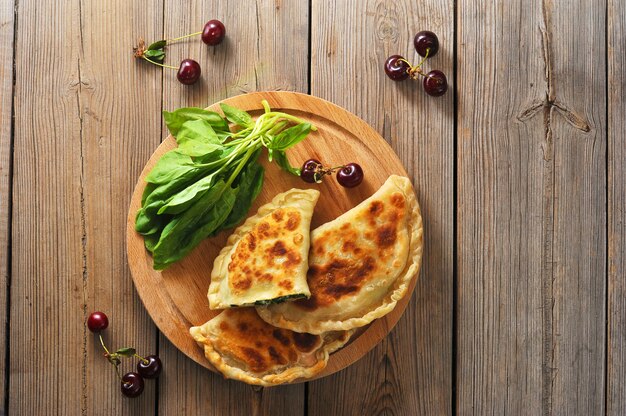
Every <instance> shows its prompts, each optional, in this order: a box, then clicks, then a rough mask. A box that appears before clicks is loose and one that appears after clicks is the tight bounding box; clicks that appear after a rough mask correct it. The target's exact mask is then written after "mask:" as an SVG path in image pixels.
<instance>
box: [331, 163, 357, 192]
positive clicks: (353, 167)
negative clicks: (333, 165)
mask: <svg viewBox="0 0 626 416" xmlns="http://www.w3.org/2000/svg"><path fill="white" fill-rule="evenodd" d="M337 182H339V185H341V186H343V187H344V188H354V187H355V186H358V185H359V184H360V183H361V182H363V169H361V166H359V165H358V164H356V163H348V164H347V165H345V166H344V167H342V168H341V169H339V170H338V171H337Z"/></svg>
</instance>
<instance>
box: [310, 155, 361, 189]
mask: <svg viewBox="0 0 626 416" xmlns="http://www.w3.org/2000/svg"><path fill="white" fill-rule="evenodd" d="M335 171H336V172H337V182H339V185H341V186H343V187H344V188H354V187H355V186H358V185H360V184H361V182H363V169H362V168H361V166H360V165H359V164H358V163H348V164H345V165H341V166H335V167H332V168H329V167H325V166H324V165H322V162H320V161H319V160H317V159H309V160H307V161H306V162H304V163H303V164H302V168H301V169H300V178H301V179H302V180H303V181H304V182H307V183H321V182H322V179H323V178H324V176H327V175H332V174H333V172H335Z"/></svg>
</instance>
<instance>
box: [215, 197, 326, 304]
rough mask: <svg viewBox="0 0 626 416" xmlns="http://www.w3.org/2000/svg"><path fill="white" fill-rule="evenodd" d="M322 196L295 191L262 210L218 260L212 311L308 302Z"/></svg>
mask: <svg viewBox="0 0 626 416" xmlns="http://www.w3.org/2000/svg"><path fill="white" fill-rule="evenodd" d="M318 198H319V192H318V191H316V190H313V189H308V190H303V189H291V190H289V191H287V192H283V193H280V194H278V195H276V197H274V199H273V200H272V202H270V203H269V204H266V205H263V206H262V207H260V208H259V210H258V212H257V214H256V215H254V216H252V217H250V218H248V219H247V220H246V222H245V223H244V224H243V225H241V226H240V227H238V228H237V229H236V230H235V232H234V233H233V234H232V235H231V236H230V237H229V238H228V243H227V245H226V247H224V248H223V249H222V251H221V252H220V254H219V255H218V256H217V257H216V258H215V261H214V263H213V271H212V272H211V284H210V285H209V293H208V298H209V306H210V308H211V309H225V308H231V307H237V306H250V305H267V304H272V303H279V302H283V301H285V300H291V299H298V298H308V297H309V296H310V292H309V287H308V285H307V283H306V271H307V268H308V253H309V243H310V227H311V216H312V215H313V208H314V207H315V204H316V203H317V200H318Z"/></svg>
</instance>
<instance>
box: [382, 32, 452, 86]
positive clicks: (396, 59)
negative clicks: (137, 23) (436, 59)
mask: <svg viewBox="0 0 626 416" xmlns="http://www.w3.org/2000/svg"><path fill="white" fill-rule="evenodd" d="M413 45H414V46H415V50H416V51H417V53H418V54H419V55H420V56H422V57H423V58H424V59H422V61H421V62H420V63H419V64H417V65H411V63H409V61H407V60H406V59H405V58H404V57H402V56H400V55H391V56H390V57H389V58H387V60H386V61H385V73H386V74H387V76H388V77H389V78H390V79H392V80H394V81H404V80H405V79H407V78H411V79H413V80H417V79H418V78H419V77H420V76H421V77H423V78H424V82H423V85H424V91H426V94H428V95H430V96H433V97H439V96H441V95H443V94H445V93H446V91H447V90H448V80H447V79H446V75H445V74H444V73H443V72H441V71H439V70H438V69H435V70H432V71H430V72H428V73H427V74H424V71H423V70H422V64H423V63H424V62H425V61H426V59H428V58H431V57H433V56H435V55H436V54H437V52H439V39H438V38H437V35H435V34H434V33H433V32H431V31H429V30H422V31H420V32H417V34H416V35H415V38H414V39H413Z"/></svg>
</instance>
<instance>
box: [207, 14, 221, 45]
mask: <svg viewBox="0 0 626 416" xmlns="http://www.w3.org/2000/svg"><path fill="white" fill-rule="evenodd" d="M225 36H226V28H225V27H224V23H222V22H220V21H219V20H216V19H213V20H209V21H208V22H206V24H205V25H204V29H203V30H202V42H204V43H206V44H207V45H211V46H215V45H218V44H220V43H222V41H223V40H224V37H225Z"/></svg>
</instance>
